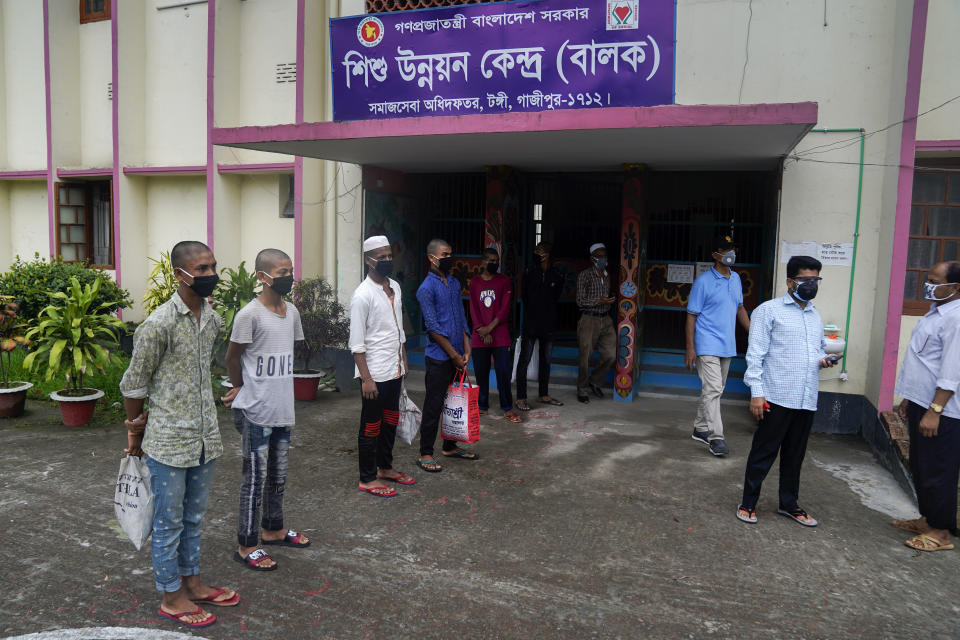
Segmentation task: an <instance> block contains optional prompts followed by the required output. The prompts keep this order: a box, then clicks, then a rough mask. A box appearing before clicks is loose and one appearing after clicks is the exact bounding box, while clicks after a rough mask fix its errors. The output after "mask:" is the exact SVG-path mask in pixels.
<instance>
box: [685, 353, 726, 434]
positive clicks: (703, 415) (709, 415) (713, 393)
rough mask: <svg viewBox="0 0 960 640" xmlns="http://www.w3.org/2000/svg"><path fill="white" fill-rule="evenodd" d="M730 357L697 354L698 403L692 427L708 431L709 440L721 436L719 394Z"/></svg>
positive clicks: (721, 421) (721, 390)
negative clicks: (699, 389)
mask: <svg viewBox="0 0 960 640" xmlns="http://www.w3.org/2000/svg"><path fill="white" fill-rule="evenodd" d="M730 360H732V358H720V357H718V356H697V373H699V374H700V384H701V391H700V405H699V406H698V407H697V419H696V420H695V421H694V422H693V428H694V429H695V430H696V431H699V432H701V433H703V432H708V433H709V434H710V436H709V439H710V440H719V439H722V438H723V420H721V418H720V396H722V395H723V388H724V387H725V386H726V385H727V373H728V372H729V371H730Z"/></svg>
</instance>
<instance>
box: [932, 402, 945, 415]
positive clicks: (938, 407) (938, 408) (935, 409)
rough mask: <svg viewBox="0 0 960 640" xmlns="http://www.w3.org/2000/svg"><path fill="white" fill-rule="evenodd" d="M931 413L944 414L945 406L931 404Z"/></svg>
mask: <svg viewBox="0 0 960 640" xmlns="http://www.w3.org/2000/svg"><path fill="white" fill-rule="evenodd" d="M930 411H933V412H934V413H936V414H940V413H943V405H942V404H937V403H936V402H931V403H930Z"/></svg>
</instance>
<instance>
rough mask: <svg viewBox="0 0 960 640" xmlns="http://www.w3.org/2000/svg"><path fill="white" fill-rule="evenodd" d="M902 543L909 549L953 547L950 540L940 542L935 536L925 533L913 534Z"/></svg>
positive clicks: (929, 549) (921, 549)
mask: <svg viewBox="0 0 960 640" xmlns="http://www.w3.org/2000/svg"><path fill="white" fill-rule="evenodd" d="M903 544H905V545H907V546H908V547H910V548H911V549H916V550H917V551H949V550H950V549H953V543H952V542H948V543H946V544H944V543H943V542H940V541H939V540H937V539H936V538H934V537H932V536H928V535H927V534H925V533H921V534H920V535H918V536H914V537H912V538H910V539H909V540H907V541H905V542H904V543H903Z"/></svg>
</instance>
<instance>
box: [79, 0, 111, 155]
mask: <svg viewBox="0 0 960 640" xmlns="http://www.w3.org/2000/svg"><path fill="white" fill-rule="evenodd" d="M74 4H76V3H74ZM79 40H80V42H79V47H80V69H81V71H80V86H79V87H78V89H79V95H78V96H77V97H78V98H79V102H80V110H81V112H80V161H79V164H80V166H81V167H110V166H113V103H112V102H111V101H110V98H109V97H108V94H107V85H108V84H110V82H111V81H112V79H113V78H112V73H113V64H112V55H113V51H112V49H113V47H112V46H111V35H110V21H109V20H102V21H99V22H88V23H86V24H82V25H79Z"/></svg>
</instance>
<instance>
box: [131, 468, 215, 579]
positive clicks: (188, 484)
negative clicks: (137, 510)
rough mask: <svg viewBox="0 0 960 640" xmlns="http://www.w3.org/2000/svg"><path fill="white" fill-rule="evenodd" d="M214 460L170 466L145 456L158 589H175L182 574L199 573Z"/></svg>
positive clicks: (154, 576)
mask: <svg viewBox="0 0 960 640" xmlns="http://www.w3.org/2000/svg"><path fill="white" fill-rule="evenodd" d="M215 462H216V461H215V460H210V461H209V462H206V463H204V464H201V465H198V466H196V467H170V466H167V465H165V464H163V463H162V462H157V461H156V460H154V459H153V458H151V457H150V456H147V467H148V468H149V469H150V488H151V489H152V490H153V580H154V583H155V584H156V587H157V591H165V592H167V593H171V592H173V591H177V590H178V589H180V577H181V576H195V575H197V574H198V573H200V528H201V527H202V526H203V516H204V514H206V512H207V497H208V496H209V495H210V483H211V482H212V481H213V467H214V464H215Z"/></svg>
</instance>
